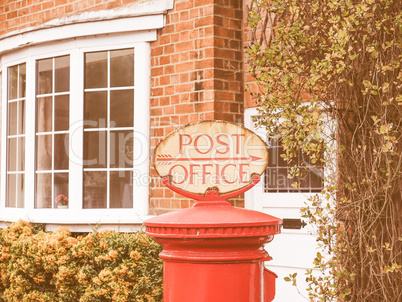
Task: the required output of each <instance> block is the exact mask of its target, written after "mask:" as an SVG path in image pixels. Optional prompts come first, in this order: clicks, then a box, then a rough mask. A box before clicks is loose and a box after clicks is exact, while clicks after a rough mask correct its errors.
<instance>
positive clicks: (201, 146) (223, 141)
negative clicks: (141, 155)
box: [154, 121, 268, 194]
mask: <svg viewBox="0 0 402 302" xmlns="http://www.w3.org/2000/svg"><path fill="white" fill-rule="evenodd" d="M267 164H268V151H267V147H266V144H265V142H264V141H263V140H262V139H261V138H260V137H259V136H258V135H256V134H255V133H253V132H252V131H250V130H248V129H246V128H243V127H241V126H239V125H236V124H233V123H229V122H224V121H204V122H198V123H193V124H189V125H186V126H184V127H182V128H179V129H177V130H175V131H173V132H172V133H170V134H169V135H168V136H167V137H166V138H165V139H163V140H162V141H161V142H160V143H159V144H158V145H157V146H156V149H155V154H154V166H155V170H156V171H157V173H158V174H159V176H161V177H165V176H170V179H171V180H170V183H171V185H173V186H174V187H177V188H180V189H182V190H184V191H187V192H191V193H196V194H204V193H205V192H206V191H207V190H208V189H212V188H214V189H218V190H219V193H220V194H223V193H228V192H232V191H235V190H239V189H241V188H243V187H246V186H247V185H248V184H249V183H250V181H251V176H252V175H253V174H258V175H261V174H262V173H264V171H265V169H266V167H267Z"/></svg>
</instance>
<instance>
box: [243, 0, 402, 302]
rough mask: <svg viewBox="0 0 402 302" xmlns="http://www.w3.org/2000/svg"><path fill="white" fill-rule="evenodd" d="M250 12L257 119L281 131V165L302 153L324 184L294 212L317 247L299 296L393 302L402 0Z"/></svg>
mask: <svg viewBox="0 0 402 302" xmlns="http://www.w3.org/2000/svg"><path fill="white" fill-rule="evenodd" d="M248 8H249V18H248V25H249V30H250V33H251V35H250V36H251V37H252V39H251V42H250V44H249V45H248V47H247V48H246V52H247V55H248V60H249V61H248V64H249V72H250V74H251V75H253V76H254V78H255V83H254V84H252V85H250V86H249V87H248V88H249V90H250V93H251V96H252V97H253V98H254V100H255V101H256V104H257V105H258V109H259V112H260V115H259V116H258V117H257V118H256V122H257V123H258V124H259V125H260V126H263V127H265V128H266V129H267V131H268V133H271V134H273V135H276V136H278V137H280V141H281V142H282V145H283V148H284V155H283V157H284V159H285V160H287V161H288V163H289V164H291V163H292V162H294V161H293V160H294V159H295V158H296V157H297V154H298V153H299V152H300V151H302V152H303V154H306V155H307V156H308V158H309V159H310V160H309V161H308V162H306V163H305V164H306V166H308V167H310V168H311V166H322V165H324V166H325V171H326V173H325V174H324V176H325V185H324V189H323V191H322V192H321V194H319V195H316V196H315V197H313V198H311V200H310V202H309V203H307V204H306V206H305V207H304V208H303V209H302V215H303V217H305V218H307V219H308V220H309V221H310V223H311V224H313V225H314V226H315V229H316V232H317V241H318V243H319V245H320V251H319V252H317V255H316V258H315V260H314V266H315V268H316V269H318V270H319V271H320V272H321V274H319V275H315V274H313V272H312V271H311V270H309V271H307V272H306V280H307V282H308V293H309V298H308V300H310V301H364V302H371V301H372V302H378V301H401V300H402V287H401V286H400V281H401V280H402V272H401V268H402V235H401V231H402V218H401V217H402V96H401V88H402V82H401V80H402V72H401V58H402V53H401V46H402V45H401V44H402V33H401V24H402V23H401V16H402V13H401V12H402V2H401V1H398V0H359V1H357V0H356V1H352V0H309V1H306V0H271V1H267V0H252V1H251V3H250V5H249V6H248ZM300 174H302V170H300V169H298V168H297V167H296V166H295V167H293V168H292V169H291V172H290V175H289V177H290V178H292V177H294V176H298V175H300ZM301 177H303V175H301ZM293 185H294V187H296V188H297V187H298V186H299V185H300V184H298V183H294V184H293ZM295 277H296V275H295V274H292V275H290V276H289V277H287V278H286V279H287V280H288V281H295ZM294 284H295V282H294ZM296 285H297V284H296Z"/></svg>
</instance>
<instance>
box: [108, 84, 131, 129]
mask: <svg viewBox="0 0 402 302" xmlns="http://www.w3.org/2000/svg"><path fill="white" fill-rule="evenodd" d="M110 121H111V124H110V125H111V127H133V126H134V90H132V89H130V90H117V91H111V92H110Z"/></svg>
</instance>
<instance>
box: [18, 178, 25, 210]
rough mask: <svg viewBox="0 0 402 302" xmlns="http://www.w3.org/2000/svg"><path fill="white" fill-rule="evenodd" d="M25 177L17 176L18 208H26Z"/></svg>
mask: <svg viewBox="0 0 402 302" xmlns="http://www.w3.org/2000/svg"><path fill="white" fill-rule="evenodd" d="M24 197H25V175H24V174H17V208H23V207H24Z"/></svg>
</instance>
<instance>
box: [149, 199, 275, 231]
mask: <svg viewBox="0 0 402 302" xmlns="http://www.w3.org/2000/svg"><path fill="white" fill-rule="evenodd" d="M281 224H282V219H279V218H277V217H274V216H271V215H268V214H265V213H261V212H257V211H252V210H247V209H241V208H234V207H232V206H231V205H230V204H229V203H227V202H221V203H216V202H211V203H208V202H198V203H196V204H195V205H194V206H193V207H192V208H188V209H183V210H177V211H174V212H171V213H167V214H163V215H160V216H157V217H154V218H151V219H148V220H146V221H145V222H144V225H145V226H146V232H147V234H148V235H150V236H154V237H155V236H156V237H177V238H181V237H192V238H216V237H254V236H268V235H274V234H278V233H280V227H281Z"/></svg>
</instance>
